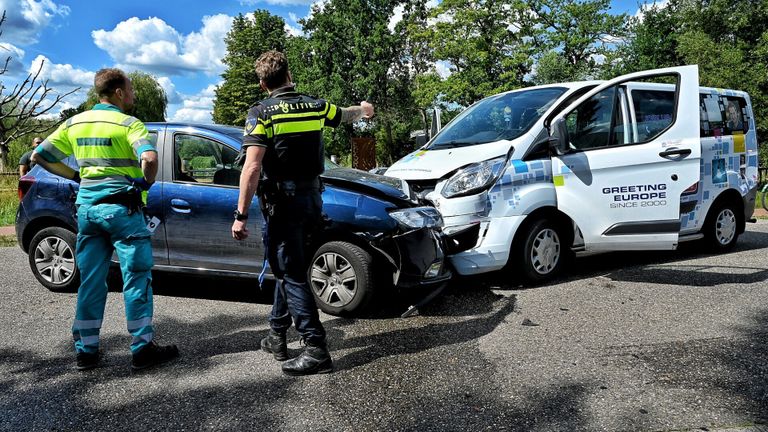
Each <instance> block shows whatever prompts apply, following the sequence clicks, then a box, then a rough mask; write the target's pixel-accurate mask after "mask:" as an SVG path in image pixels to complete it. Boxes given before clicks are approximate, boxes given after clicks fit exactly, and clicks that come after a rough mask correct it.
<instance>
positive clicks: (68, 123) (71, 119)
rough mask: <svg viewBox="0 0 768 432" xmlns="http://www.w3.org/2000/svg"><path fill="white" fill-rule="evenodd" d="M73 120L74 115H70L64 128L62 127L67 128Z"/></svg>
mask: <svg viewBox="0 0 768 432" xmlns="http://www.w3.org/2000/svg"><path fill="white" fill-rule="evenodd" d="M73 121H75V118H74V117H70V118H69V119H68V120H67V123H66V126H65V128H64V129H66V128H68V127H70V126H72V122H73Z"/></svg>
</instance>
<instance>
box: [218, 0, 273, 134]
mask: <svg viewBox="0 0 768 432" xmlns="http://www.w3.org/2000/svg"><path fill="white" fill-rule="evenodd" d="M225 41H226V44H227V54H226V55H225V56H224V59H223V60H222V62H223V63H224V64H225V65H227V70H226V71H225V72H224V73H223V74H222V75H221V76H222V78H224V81H223V82H222V84H221V85H220V86H219V87H217V88H216V98H215V99H214V102H213V121H214V122H215V123H219V124H228V125H236V126H242V125H244V124H245V116H246V114H247V113H248V108H249V107H250V106H251V105H253V104H255V103H256V102H258V101H259V100H260V99H263V98H264V97H266V94H265V93H264V92H263V91H262V90H261V88H260V87H259V79H258V77H257V76H256V71H255V69H254V62H255V61H256V59H257V58H259V56H260V55H261V54H262V53H264V52H265V51H269V50H273V49H274V50H278V51H284V50H285V47H286V33H285V21H284V20H283V19H282V18H280V17H279V16H275V15H272V14H270V13H269V12H268V11H265V10H257V11H255V12H253V14H251V15H250V16H244V15H242V14H240V15H238V16H237V17H235V19H234V20H233V22H232V29H231V30H230V31H229V33H228V34H227V37H226V39H225Z"/></svg>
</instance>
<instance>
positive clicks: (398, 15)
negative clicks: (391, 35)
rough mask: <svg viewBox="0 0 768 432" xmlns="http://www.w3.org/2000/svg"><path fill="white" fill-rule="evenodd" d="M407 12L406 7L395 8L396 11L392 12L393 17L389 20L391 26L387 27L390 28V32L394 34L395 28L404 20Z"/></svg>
mask: <svg viewBox="0 0 768 432" xmlns="http://www.w3.org/2000/svg"><path fill="white" fill-rule="evenodd" d="M404 12H405V5H402V4H400V5H397V6H395V9H394V10H393V11H392V16H391V17H390V18H389V24H388V25H387V28H389V31H391V32H393V31H395V27H396V26H397V24H398V23H399V22H400V21H402V20H403V13H404Z"/></svg>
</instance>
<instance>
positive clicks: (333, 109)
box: [325, 104, 336, 120]
mask: <svg viewBox="0 0 768 432" xmlns="http://www.w3.org/2000/svg"><path fill="white" fill-rule="evenodd" d="M328 106H329V107H330V109H329V110H328V115H327V116H325V117H326V118H327V119H328V120H333V119H334V118H336V105H333V104H328Z"/></svg>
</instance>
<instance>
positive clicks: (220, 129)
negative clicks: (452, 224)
mask: <svg viewBox="0 0 768 432" xmlns="http://www.w3.org/2000/svg"><path fill="white" fill-rule="evenodd" d="M147 129H149V131H150V136H151V138H152V139H153V140H154V141H155V143H156V146H157V149H158V152H159V158H160V170H159V172H158V177H157V182H156V183H155V184H154V185H153V186H152V188H151V189H150V191H149V198H148V205H147V209H146V211H147V214H148V216H149V217H156V218H157V220H159V223H158V224H157V226H156V228H155V231H154V237H153V251H154V260H155V267H154V269H153V270H155V271H167V272H182V273H187V274H199V275H203V276H213V277H216V276H227V277H242V278H253V279H255V278H257V277H258V275H259V273H261V272H262V265H263V264H262V263H263V260H262V258H263V255H264V250H263V244H262V241H261V234H262V230H263V218H261V211H260V210H259V203H258V199H254V202H253V205H252V206H251V209H250V214H251V215H252V220H251V222H250V223H249V229H250V230H251V235H250V236H249V237H248V239H247V240H245V241H237V240H234V239H233V238H232V235H231V231H230V229H231V225H232V213H233V210H234V209H235V207H236V204H237V198H238V192H239V190H238V185H239V178H240V168H239V167H238V166H237V165H236V164H235V158H236V157H237V154H238V152H239V150H240V145H241V142H242V134H243V132H242V129H241V128H235V127H228V126H218V125H195V124H183V123H148V124H147ZM65 162H66V163H68V164H69V165H70V166H73V167H76V163H75V161H74V159H73V158H71V157H70V158H69V159H67V160H66V161H65ZM322 180H323V183H324V185H325V191H324V192H323V213H324V219H325V223H324V224H323V227H322V229H320V230H318V232H317V233H316V234H314V235H313V236H312V239H311V251H312V259H311V261H310V263H309V268H308V269H307V274H308V278H309V281H310V286H311V288H312V292H313V293H314V295H315V298H316V300H317V303H318V306H319V307H320V308H321V309H322V310H323V311H324V312H327V313H330V314H334V315H344V314H359V313H361V312H363V311H366V310H368V309H369V308H370V306H371V305H372V304H373V303H372V301H373V299H374V298H375V297H377V296H378V295H386V293H387V292H388V291H391V290H392V289H393V288H394V287H399V288H410V287H417V286H434V287H435V288H438V287H440V286H441V285H442V284H444V283H445V282H446V281H447V280H448V279H450V277H451V271H450V270H449V269H448V267H447V262H446V260H445V254H446V238H445V237H444V236H443V234H442V233H441V230H440V229H441V226H442V219H441V217H440V214H439V213H438V212H437V211H436V210H435V209H434V208H432V207H420V206H419V204H418V201H417V199H415V196H412V194H411V192H410V191H409V189H408V186H407V184H406V183H405V182H403V181H401V180H398V179H394V178H390V177H384V176H380V175H375V174H370V173H366V172H363V171H359V170H353V169H348V168H342V167H339V166H338V165H335V164H333V163H331V162H330V161H327V162H326V171H325V173H324V174H323V175H322ZM76 194H77V184H76V183H73V182H71V181H69V180H66V179H63V178H61V177H58V176H55V175H52V174H50V173H48V172H47V171H45V170H43V169H42V168H40V167H35V168H34V169H33V170H32V171H31V172H30V173H29V174H28V175H26V176H24V177H22V178H21V179H20V181H19V197H20V203H19V208H18V212H17V215H16V234H17V237H18V240H19V245H20V247H21V248H22V249H23V250H24V252H26V253H27V254H28V255H29V264H30V268H31V269H32V272H33V273H34V275H35V277H36V278H37V280H38V281H40V283H41V284H42V285H44V286H45V287H47V288H48V289H50V290H53V291H74V290H76V289H77V287H78V285H79V273H78V269H77V262H76V259H75V253H74V251H75V239H76V227H77V223H76V220H75V206H74V197H75V196H76ZM254 215H257V217H253V216H254ZM456 244H457V242H456V241H453V245H454V247H455V246H456ZM267 275H268V269H267ZM254 283H256V281H254ZM212 289H221V288H218V287H215V286H214V287H212Z"/></svg>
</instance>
